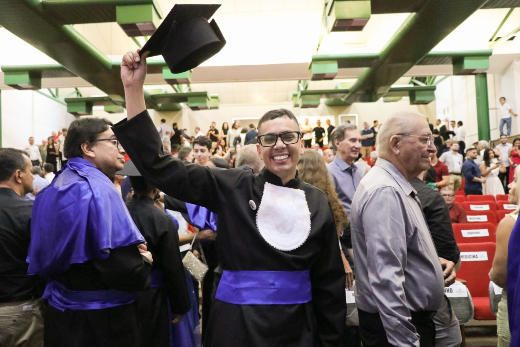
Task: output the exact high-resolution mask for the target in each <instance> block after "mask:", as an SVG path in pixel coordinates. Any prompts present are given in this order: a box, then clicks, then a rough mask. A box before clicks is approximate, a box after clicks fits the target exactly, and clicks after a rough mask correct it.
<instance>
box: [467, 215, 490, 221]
mask: <svg viewBox="0 0 520 347" xmlns="http://www.w3.org/2000/svg"><path fill="white" fill-rule="evenodd" d="M487 221H488V219H487V216H486V215H483V216H468V222H487Z"/></svg>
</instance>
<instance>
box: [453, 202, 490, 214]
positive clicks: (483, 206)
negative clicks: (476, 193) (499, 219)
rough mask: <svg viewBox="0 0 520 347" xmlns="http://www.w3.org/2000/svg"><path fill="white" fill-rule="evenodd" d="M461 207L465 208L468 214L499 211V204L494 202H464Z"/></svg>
mask: <svg viewBox="0 0 520 347" xmlns="http://www.w3.org/2000/svg"><path fill="white" fill-rule="evenodd" d="M461 206H462V207H464V209H465V210H466V212H471V211H496V210H497V204H496V203H495V202H493V201H464V202H463V203H462V204H461Z"/></svg>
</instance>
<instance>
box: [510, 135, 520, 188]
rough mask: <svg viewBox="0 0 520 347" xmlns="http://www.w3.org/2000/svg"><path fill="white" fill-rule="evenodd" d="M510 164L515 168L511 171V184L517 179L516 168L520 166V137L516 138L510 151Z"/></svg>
mask: <svg viewBox="0 0 520 347" xmlns="http://www.w3.org/2000/svg"><path fill="white" fill-rule="evenodd" d="M509 164H510V165H511V167H512V168H513V170H511V169H509V183H511V182H513V180H514V178H515V170H514V168H516V166H517V165H518V164H520V137H515V139H514V140H513V147H511V148H510V149H509Z"/></svg>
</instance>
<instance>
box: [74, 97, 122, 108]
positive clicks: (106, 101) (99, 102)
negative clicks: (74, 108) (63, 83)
mask: <svg viewBox="0 0 520 347" xmlns="http://www.w3.org/2000/svg"><path fill="white" fill-rule="evenodd" d="M65 102H66V103H67V104H68V103H91V104H92V105H93V106H105V105H119V106H121V105H123V101H122V100H118V99H116V100H114V99H112V98H110V97H109V96H91V97H84V98H83V97H79V98H66V99H65Z"/></svg>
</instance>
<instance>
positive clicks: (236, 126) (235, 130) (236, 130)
mask: <svg viewBox="0 0 520 347" xmlns="http://www.w3.org/2000/svg"><path fill="white" fill-rule="evenodd" d="M241 132H242V128H241V127H240V121H239V120H236V121H234V122H233V125H232V126H231V130H229V132H228V135H227V143H228V147H229V148H231V147H234V146H233V142H234V141H235V138H236V137H237V136H240V133H241Z"/></svg>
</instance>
